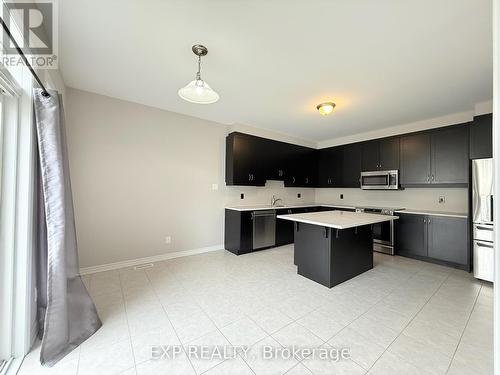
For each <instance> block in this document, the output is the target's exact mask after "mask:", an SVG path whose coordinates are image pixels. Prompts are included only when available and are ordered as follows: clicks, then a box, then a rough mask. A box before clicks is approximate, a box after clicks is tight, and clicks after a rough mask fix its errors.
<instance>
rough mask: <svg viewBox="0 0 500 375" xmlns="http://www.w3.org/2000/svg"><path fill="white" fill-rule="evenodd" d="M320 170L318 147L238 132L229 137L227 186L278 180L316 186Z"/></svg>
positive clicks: (300, 185) (260, 184)
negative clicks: (317, 155) (317, 172)
mask: <svg viewBox="0 0 500 375" xmlns="http://www.w3.org/2000/svg"><path fill="white" fill-rule="evenodd" d="M316 171H317V162H316V150H315V149H312V148H309V147H303V146H298V145H293V144H290V143H285V142H279V141H275V140H271V139H266V138H261V137H256V136H253V135H249V134H244V133H238V132H234V133H231V134H229V135H228V136H227V138H226V185H243V186H264V185H265V183H266V180H277V181H284V182H285V186H287V187H288V186H290V187H314V186H315V185H316Z"/></svg>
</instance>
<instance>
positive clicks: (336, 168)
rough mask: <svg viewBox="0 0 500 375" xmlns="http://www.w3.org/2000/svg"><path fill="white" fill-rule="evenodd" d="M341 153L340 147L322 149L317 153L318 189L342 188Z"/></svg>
mask: <svg viewBox="0 0 500 375" xmlns="http://www.w3.org/2000/svg"><path fill="white" fill-rule="evenodd" d="M342 163H343V152H342V148H341V147H329V148H323V149H320V150H319V151H318V179H317V180H318V182H317V186H318V187H341V186H342Z"/></svg>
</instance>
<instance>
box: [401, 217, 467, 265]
mask: <svg viewBox="0 0 500 375" xmlns="http://www.w3.org/2000/svg"><path fill="white" fill-rule="evenodd" d="M397 215H398V216H399V220H397V221H396V254H397V255H402V256H407V257H410V258H416V259H420V260H425V261H429V262H433V263H438V264H445V265H448V266H452V267H456V268H460V269H464V270H470V250H469V227H468V219H467V218H462V217H448V216H438V215H415V214H401V213H398V214H397Z"/></svg>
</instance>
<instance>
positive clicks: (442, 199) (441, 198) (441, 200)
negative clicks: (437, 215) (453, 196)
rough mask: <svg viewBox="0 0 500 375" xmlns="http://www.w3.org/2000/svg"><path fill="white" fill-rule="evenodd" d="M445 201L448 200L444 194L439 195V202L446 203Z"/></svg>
mask: <svg viewBox="0 0 500 375" xmlns="http://www.w3.org/2000/svg"><path fill="white" fill-rule="evenodd" d="M445 201H446V200H445V198H444V195H441V196H439V199H438V202H439V203H445Z"/></svg>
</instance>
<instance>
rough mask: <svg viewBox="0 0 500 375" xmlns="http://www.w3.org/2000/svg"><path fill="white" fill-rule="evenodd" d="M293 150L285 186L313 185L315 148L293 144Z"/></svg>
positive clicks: (315, 167)
mask: <svg viewBox="0 0 500 375" xmlns="http://www.w3.org/2000/svg"><path fill="white" fill-rule="evenodd" d="M293 150H294V152H293V155H292V157H291V158H290V159H289V167H288V172H287V176H286V178H285V187H315V186H316V181H317V169H318V168H317V159H316V157H317V154H316V150H314V149H310V148H308V147H301V146H293Z"/></svg>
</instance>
